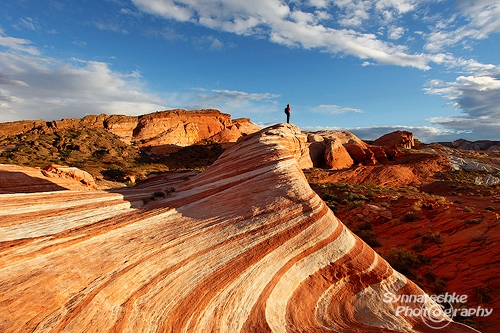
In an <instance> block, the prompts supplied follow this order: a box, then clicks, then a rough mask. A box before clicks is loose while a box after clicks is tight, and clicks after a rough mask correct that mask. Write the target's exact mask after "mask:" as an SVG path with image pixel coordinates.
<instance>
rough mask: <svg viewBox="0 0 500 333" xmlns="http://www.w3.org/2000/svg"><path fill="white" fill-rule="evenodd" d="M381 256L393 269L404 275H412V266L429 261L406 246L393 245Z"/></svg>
mask: <svg viewBox="0 0 500 333" xmlns="http://www.w3.org/2000/svg"><path fill="white" fill-rule="evenodd" d="M383 257H384V259H385V260H387V262H388V263H389V264H390V265H391V266H392V267H393V268H394V269H395V270H397V271H398V272H400V273H403V274H405V275H413V272H412V269H413V268H418V267H420V266H422V265H423V264H424V263H427V262H428V261H429V259H428V258H427V257H425V256H418V255H415V254H414V253H412V252H411V251H409V250H408V249H406V248H394V247H393V248H392V249H390V250H389V251H388V252H387V253H385V254H384V255H383Z"/></svg>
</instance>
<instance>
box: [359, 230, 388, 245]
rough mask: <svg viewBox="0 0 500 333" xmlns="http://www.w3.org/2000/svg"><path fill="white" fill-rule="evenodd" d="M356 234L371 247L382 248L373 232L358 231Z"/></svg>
mask: <svg viewBox="0 0 500 333" xmlns="http://www.w3.org/2000/svg"><path fill="white" fill-rule="evenodd" d="M354 233H355V234H356V235H358V237H359V238H361V239H362V240H363V241H364V242H365V243H366V244H368V245H370V246H371V247H379V246H381V244H380V242H379V241H378V240H377V235H375V233H374V232H373V231H372V230H362V229H356V230H354Z"/></svg>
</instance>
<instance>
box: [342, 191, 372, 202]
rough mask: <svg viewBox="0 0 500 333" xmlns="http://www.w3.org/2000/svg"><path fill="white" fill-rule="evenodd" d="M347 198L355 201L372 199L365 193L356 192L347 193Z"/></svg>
mask: <svg viewBox="0 0 500 333" xmlns="http://www.w3.org/2000/svg"><path fill="white" fill-rule="evenodd" d="M345 200H347V201H350V202H353V201H370V199H368V198H367V197H365V196H364V195H358V194H355V193H349V194H347V195H346V197H345Z"/></svg>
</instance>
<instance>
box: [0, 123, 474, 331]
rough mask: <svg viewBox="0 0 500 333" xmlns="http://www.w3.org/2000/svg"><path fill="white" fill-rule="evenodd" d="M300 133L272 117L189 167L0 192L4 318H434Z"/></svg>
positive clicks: (99, 324) (220, 324) (185, 327)
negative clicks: (318, 179)
mask: <svg viewBox="0 0 500 333" xmlns="http://www.w3.org/2000/svg"><path fill="white" fill-rule="evenodd" d="M305 142H306V137H305V135H303V134H301V133H300V130H299V129H298V128H296V127H295V126H293V125H277V126H274V127H271V128H268V129H265V130H263V131H261V132H259V133H255V134H252V135H248V136H246V137H244V138H242V139H240V141H239V142H238V143H237V144H236V145H235V146H233V147H232V148H230V149H228V150H227V151H226V152H224V153H223V155H221V157H220V158H219V159H218V160H217V161H216V162H215V164H214V165H213V166H212V167H211V168H209V169H208V170H207V171H205V172H203V173H201V174H199V175H197V176H194V177H191V178H190V177H189V176H182V175H180V176H175V177H174V176H172V178H169V177H167V178H164V179H161V178H158V179H157V180H155V182H150V183H148V184H147V185H148V186H145V187H141V188H137V189H128V190H125V189H124V190H120V192H115V193H111V192H103V191H87V192H82V191H78V192H68V191H62V192H55V193H50V194H47V193H43V194H38V193H34V194H4V195H0V253H1V255H0V331H2V332H49V331H50V332H63V331H64V332H228V333H234V332H252V333H254V332H259V333H260V332H339V331H340V332H435V330H434V329H431V328H429V326H428V325H426V323H425V322H424V321H423V319H422V318H421V317H416V316H404V315H397V314H396V307H397V306H398V305H400V304H399V303H398V302H387V301H384V295H385V294H386V293H390V294H395V295H396V294H397V295H423V292H422V291H421V290H420V289H419V288H418V287H417V286H416V285H414V284H413V283H411V282H410V281H408V280H407V279H406V278H405V277H404V276H402V275H401V274H399V273H398V272H396V271H394V270H393V269H392V268H391V267H390V266H389V265H388V264H387V262H385V261H384V260H383V259H382V258H381V257H379V256H378V255H377V254H376V253H375V252H374V251H373V250H372V249H371V248H370V247H368V246H367V245H366V244H365V243H363V242H362V241H361V240H360V239H359V238H357V237H356V236H354V235H353V234H352V233H351V232H350V231H349V230H348V229H347V227H345V226H344V225H343V224H342V223H341V222H340V221H339V220H338V219H337V218H336V217H335V216H334V214H333V213H332V211H331V210H330V209H329V208H328V207H327V206H326V204H325V203H324V202H323V201H322V200H321V199H320V198H319V197H318V196H317V195H316V194H315V193H314V192H313V191H312V190H311V188H310V187H309V185H308V184H307V181H306V179H305V177H304V174H303V173H302V171H301V166H300V165H299V162H298V161H302V163H308V162H307V160H308V159H309V160H310V156H309V154H308V150H307V147H306V145H305ZM172 188H174V189H175V191H174V190H172ZM161 193H163V194H161ZM152 194H153V198H154V199H153V200H152V201H149V202H148V203H147V204H145V205H144V204H143V202H146V201H144V199H145V198H147V197H150V196H151V195H152ZM409 306H410V307H412V308H419V309H420V308H421V306H422V305H421V304H414V303H412V304H409ZM432 306H436V304H434V303H432V302H431V301H430V300H427V301H426V303H425V304H424V305H423V308H429V307H432ZM438 309H439V307H438ZM436 316H438V317H440V319H441V320H443V321H445V322H446V323H447V319H446V318H445V317H443V316H442V313H441V312H439V311H437V314H436ZM441 331H442V332H473V330H472V329H469V328H467V327H466V326H463V325H461V324H457V323H453V322H450V323H449V324H448V325H447V326H446V327H445V328H443V329H442V330H441Z"/></svg>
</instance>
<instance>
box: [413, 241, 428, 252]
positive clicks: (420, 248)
mask: <svg viewBox="0 0 500 333" xmlns="http://www.w3.org/2000/svg"><path fill="white" fill-rule="evenodd" d="M411 249H412V250H413V251H417V252H422V251H423V250H425V246H424V244H422V243H417V244H413V245H412V247H411Z"/></svg>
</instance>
